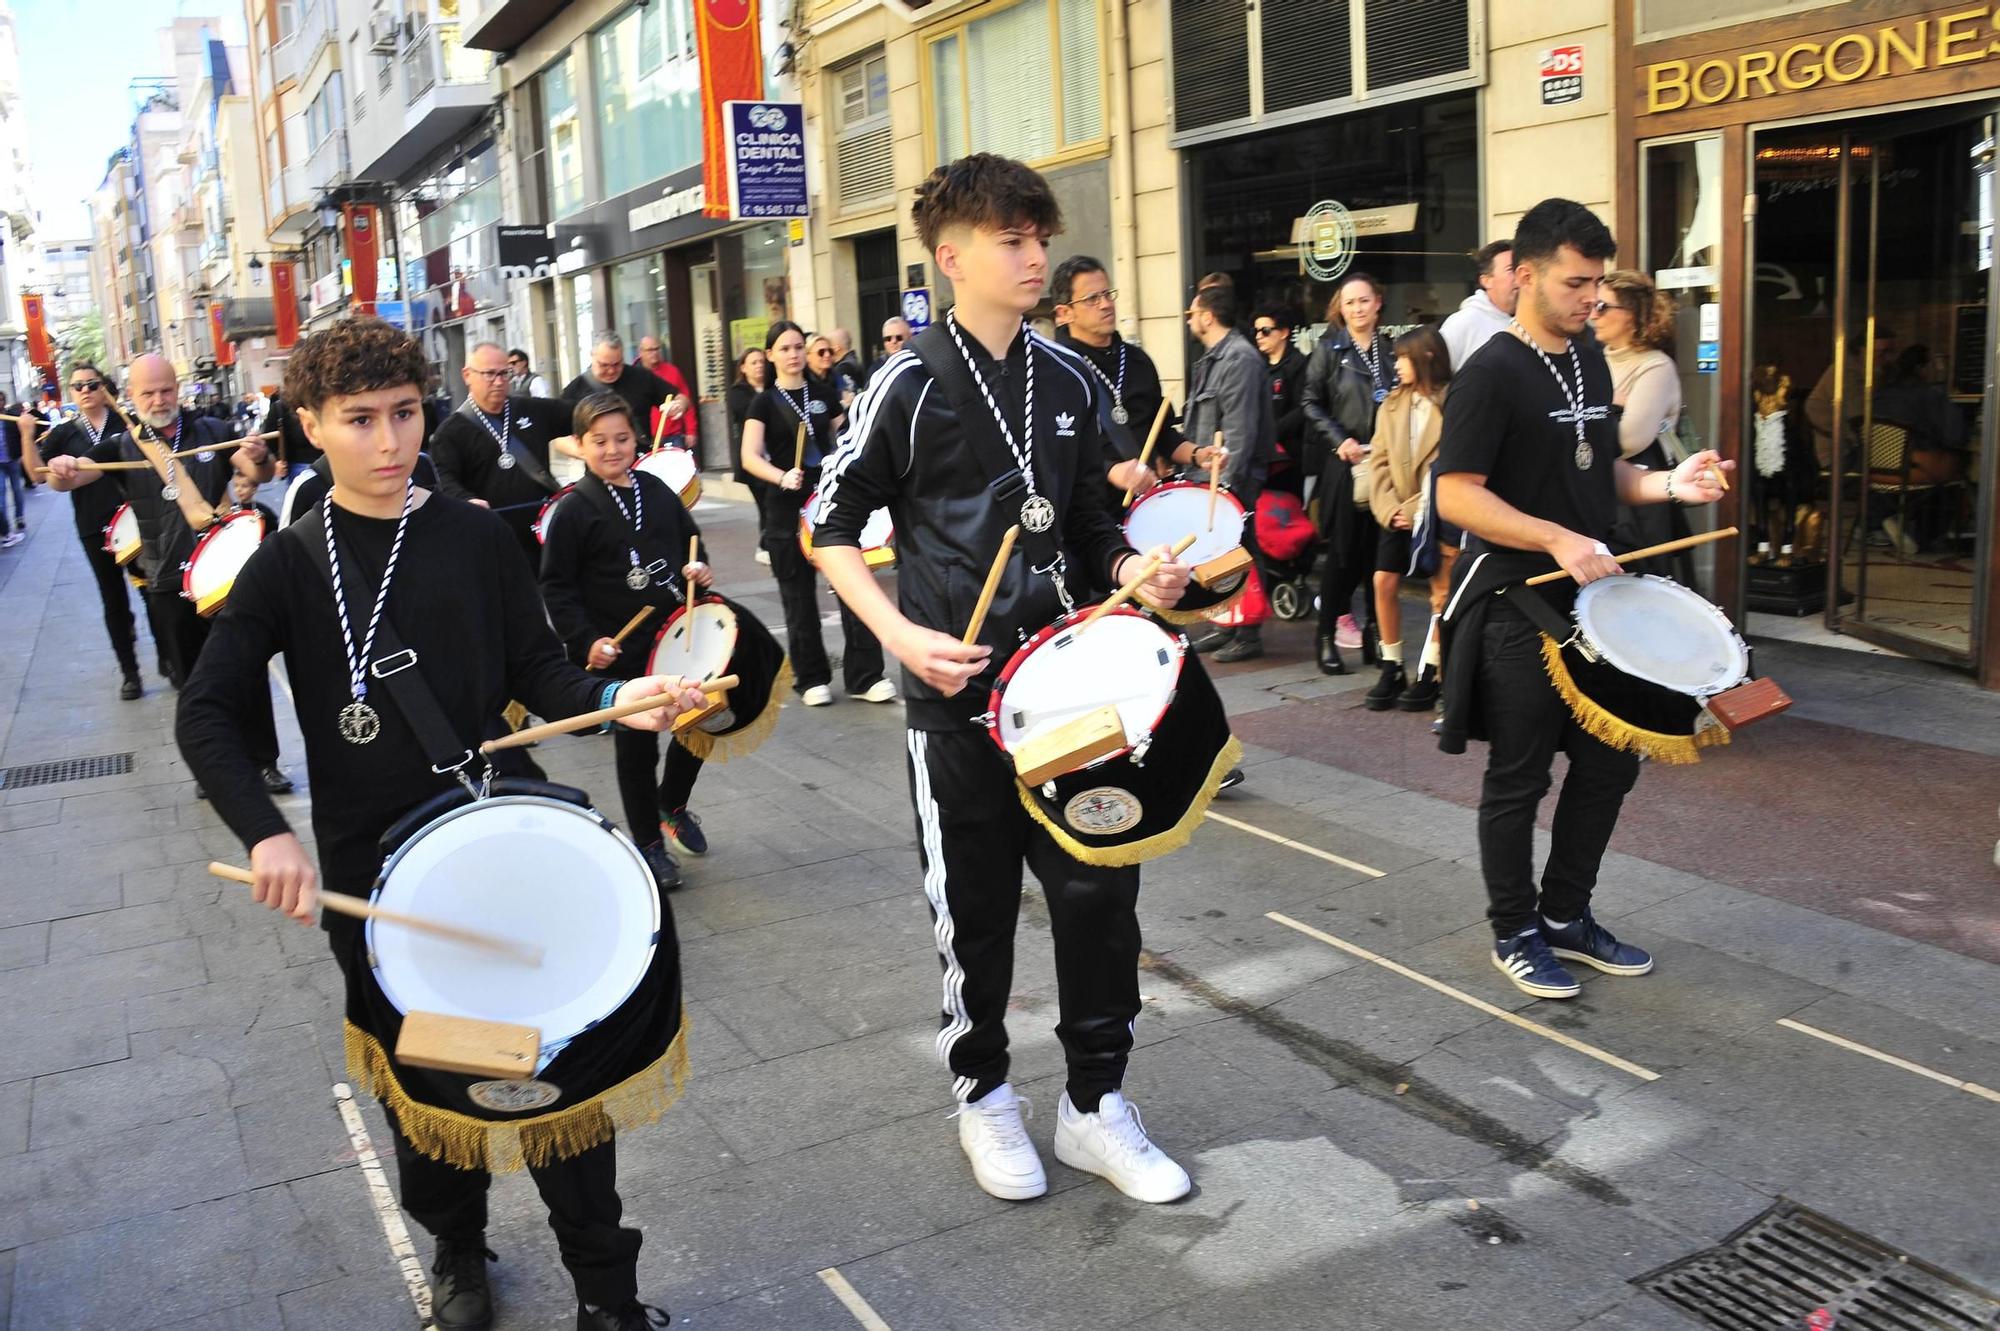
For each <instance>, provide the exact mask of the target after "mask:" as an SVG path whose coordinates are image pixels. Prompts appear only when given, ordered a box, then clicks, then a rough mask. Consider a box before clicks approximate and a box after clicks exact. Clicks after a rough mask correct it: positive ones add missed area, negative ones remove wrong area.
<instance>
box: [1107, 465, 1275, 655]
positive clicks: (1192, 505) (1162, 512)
mask: <svg viewBox="0 0 2000 1331" xmlns="http://www.w3.org/2000/svg"><path fill="white" fill-rule="evenodd" d="M1249 520H1250V515H1249V513H1248V512H1247V511H1246V510H1245V509H1244V507H1243V505H1242V503H1241V502H1240V501H1239V500H1238V499H1237V498H1236V496H1235V495H1233V494H1231V493H1229V491H1228V490H1226V489H1223V490H1217V491H1216V495H1215V525H1214V526H1212V527H1211V526H1210V525H1209V522H1208V485H1207V483H1206V482H1203V481H1168V482H1166V483H1165V484H1164V485H1158V486H1155V487H1154V488H1153V489H1151V490H1148V491H1147V492H1146V493H1145V494H1142V495H1140V496H1139V497H1138V498H1137V499H1135V500H1133V501H1132V511H1131V512H1129V513H1127V514H1126V515H1125V539H1126V540H1127V541H1129V542H1131V544H1132V547H1133V548H1134V549H1136V550H1141V551H1144V550H1151V549H1152V548H1153V547H1154V546H1158V545H1168V546H1170V545H1172V544H1173V543H1174V542H1176V541H1178V540H1180V539H1181V538H1182V537H1183V536H1186V535H1188V534H1189V533H1190V532H1191V533H1193V534H1194V538H1195V539H1194V544H1193V545H1191V546H1189V547H1188V549H1187V553H1186V554H1183V555H1182V556H1181V562H1182V563H1183V564H1186V565H1188V566H1189V567H1190V568H1191V569H1192V570H1193V576H1192V577H1191V578H1190V579H1189V580H1188V586H1187V590H1186V591H1185V592H1184V593H1182V595H1181V599H1180V602H1179V604H1177V605H1175V606H1173V607H1172V608H1171V610H1167V609H1163V608H1162V607H1159V606H1154V607H1153V608H1154V609H1155V610H1156V611H1159V612H1160V613H1161V614H1163V615H1164V616H1165V617H1166V618H1167V619H1170V620H1172V621H1173V622H1175V623H1188V622H1190V621H1192V620H1195V619H1202V618H1207V617H1208V616H1210V615H1213V614H1215V613H1216V612H1218V611H1220V610H1222V609H1223V608H1224V607H1225V606H1227V605H1229V604H1230V603H1231V602H1232V601H1234V600H1235V599H1236V598H1237V597H1239V596H1241V595H1242V594H1243V591H1244V588H1245V587H1247V586H1248V585H1249V581H1250V552H1249V551H1248V550H1246V549H1244V548H1243V527H1244V524H1245V523H1247V522H1248V521H1249ZM1140 595H1141V597H1142V598H1143V596H1144V593H1141V594H1140ZM1147 604H1149V605H1150V604H1151V602H1148V603H1147Z"/></svg>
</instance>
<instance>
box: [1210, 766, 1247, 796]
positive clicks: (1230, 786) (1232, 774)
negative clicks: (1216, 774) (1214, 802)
mask: <svg viewBox="0 0 2000 1331" xmlns="http://www.w3.org/2000/svg"><path fill="white" fill-rule="evenodd" d="M1242 784H1243V769H1242V768H1240V767H1232V768H1230V769H1229V770H1228V771H1227V772H1224V773H1223V774H1222V780H1221V781H1220V782H1219V783H1217V785H1216V787H1215V793H1216V794H1218V795H1220V794H1221V793H1222V792H1223V791H1225V790H1234V789H1236V788H1237V787H1238V786H1240V785H1242Z"/></svg>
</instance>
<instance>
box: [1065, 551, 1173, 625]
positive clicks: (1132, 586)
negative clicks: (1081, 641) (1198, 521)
mask: <svg viewBox="0 0 2000 1331" xmlns="http://www.w3.org/2000/svg"><path fill="white" fill-rule="evenodd" d="M1194 542H1195V533H1193V532H1189V533H1188V534H1187V535H1185V536H1183V537H1181V538H1180V539H1179V540H1178V541H1175V542H1174V544H1173V552H1172V553H1173V557H1174V558H1176V559H1178V558H1180V557H1181V555H1183V554H1185V553H1186V552H1187V548H1188V547H1189V546H1191V545H1193V544H1194ZM1164 562H1165V556H1162V555H1152V556H1150V557H1149V558H1148V559H1147V560H1146V562H1145V563H1144V564H1143V565H1141V566H1140V568H1139V571H1138V572H1137V573H1134V574H1133V575H1132V576H1131V577H1129V578H1127V579H1125V585H1124V586H1122V587H1120V588H1119V589H1118V590H1117V591H1115V592H1113V593H1111V595H1110V596H1108V597H1106V598H1105V599H1104V603H1103V604H1102V605H1100V606H1098V607H1097V609H1095V610H1093V611H1091V612H1090V613H1089V614H1088V615H1085V616H1084V617H1083V622H1082V623H1081V624H1078V625H1077V626H1076V631H1077V632H1078V633H1081V632H1083V631H1084V630H1085V629H1087V628H1089V627H1090V626H1091V625H1092V624H1095V623H1096V622H1097V621H1098V620H1100V619H1102V618H1104V617H1105V616H1106V615H1108V614H1110V613H1111V612H1112V611H1113V610H1116V609H1117V608H1118V607H1119V606H1121V605H1124V604H1125V603H1126V602H1127V601H1129V600H1131V599H1132V597H1133V596H1134V595H1135V594H1136V593H1137V592H1138V590H1139V588H1141V587H1143V586H1144V585H1145V584H1146V579H1148V578H1150V577H1152V576H1153V575H1154V574H1155V573H1157V572H1159V571H1160V565H1161V564H1162V563H1164Z"/></svg>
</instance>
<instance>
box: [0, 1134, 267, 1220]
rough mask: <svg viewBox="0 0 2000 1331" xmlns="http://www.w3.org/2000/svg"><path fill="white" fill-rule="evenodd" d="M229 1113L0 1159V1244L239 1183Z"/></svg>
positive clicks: (174, 1203) (184, 1201)
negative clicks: (163, 1127)
mask: <svg viewBox="0 0 2000 1331" xmlns="http://www.w3.org/2000/svg"><path fill="white" fill-rule="evenodd" d="M247 1184H248V1179H247V1177H246V1175H245V1172H244V1168H243V1153H242V1148H241V1146H240V1145H239V1144H238V1140H237V1136H236V1122H235V1119H234V1118H232V1117H231V1116H230V1115H228V1114H226V1113H222V1114H205V1115H201V1116H199V1117H194V1118H185V1119H181V1120H179V1121H177V1122H175V1123H172V1124H170V1125H167V1127H166V1128H165V1129H164V1130H163V1129H162V1128H161V1127H160V1126H158V1125H152V1124H149V1125H146V1126H144V1127H138V1128H131V1129H128V1130H126V1131H124V1132H119V1133H113V1134H110V1135H107V1136H100V1137H93V1138H91V1139H90V1140H88V1141H79V1142H72V1143H69V1144H67V1145H63V1146H57V1147H52V1148H50V1149H48V1150H41V1151H27V1152H24V1153H22V1154H20V1155H15V1156H7V1157H4V1158H0V1247H10V1248H11V1247H18V1246H20V1245H21V1244H23V1243H32V1242H36V1241H38V1240H42V1239H48V1238H54V1237H55V1236H57V1235H60V1234H67V1233H71V1232H73V1231H75V1230H79V1229H92V1228H95V1227H97V1226H100V1225H107V1224H112V1223H114V1222H116V1221H120V1220H130V1219H133V1218H134V1217H137V1216H143V1215H150V1214H152V1213H153V1212H155V1211H164V1210H168V1209H170V1208H174V1207H182V1206H188V1205H191V1204H193V1203H195V1202H205V1201H210V1200H213V1199H215V1198H218V1197H227V1196H230V1195H231V1194H232V1193H240V1192H243V1191H244V1190H245V1188H246V1187H247Z"/></svg>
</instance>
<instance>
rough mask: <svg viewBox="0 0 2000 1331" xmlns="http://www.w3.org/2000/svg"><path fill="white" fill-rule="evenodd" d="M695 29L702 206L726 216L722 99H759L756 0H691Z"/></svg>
mask: <svg viewBox="0 0 2000 1331" xmlns="http://www.w3.org/2000/svg"><path fill="white" fill-rule="evenodd" d="M694 31H695V41H696V44H697V45H698V46H699V48H700V52H701V160H702V169H701V184H702V204H701V211H702V215H703V216H704V217H727V216H729V154H728V151H727V147H728V144H727V141H726V140H725V138H724V135H725V133H726V132H727V131H726V130H725V128H724V125H723V117H722V104H723V103H724V102H755V101H760V100H762V99H763V96H764V55H763V51H762V48H761V45H760V43H759V42H758V40H757V0H695V6H694Z"/></svg>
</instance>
